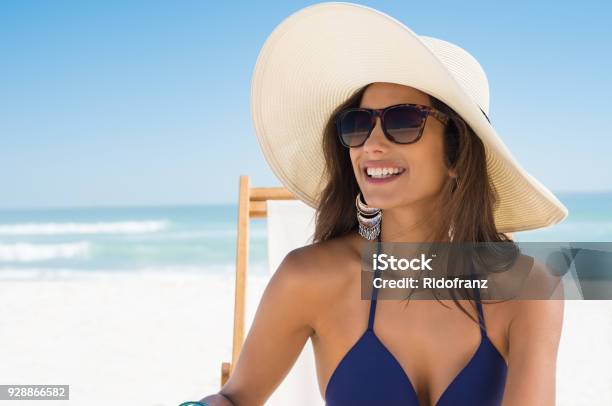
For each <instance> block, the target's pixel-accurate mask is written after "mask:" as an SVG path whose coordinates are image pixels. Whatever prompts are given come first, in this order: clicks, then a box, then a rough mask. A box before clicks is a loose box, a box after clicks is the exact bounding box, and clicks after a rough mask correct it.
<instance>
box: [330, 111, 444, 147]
mask: <svg viewBox="0 0 612 406" xmlns="http://www.w3.org/2000/svg"><path fill="white" fill-rule="evenodd" d="M398 108H402V109H406V108H407V109H411V110H412V112H415V111H416V112H417V113H419V114H418V117H420V122H419V123H415V124H416V125H415V126H411V127H409V130H410V131H412V132H413V134H414V130H417V129H418V134H417V135H416V136H414V135H411V136H410V139H409V140H408V141H403V140H399V138H398V137H397V136H394V135H393V134H391V132H390V131H389V130H388V128H387V123H386V122H385V117H386V114H387V113H388V112H389V111H392V110H394V109H398ZM356 111H364V112H366V113H368V114H369V115H370V123H369V124H370V126H369V128H368V130H367V135H366V136H365V137H364V136H363V135H361V136H360V137H353V136H349V137H347V138H359V140H358V141H357V142H350V143H349V142H348V141H347V140H345V139H344V137H343V132H342V120H343V119H344V118H345V117H346V115H347V114H349V113H351V112H356ZM429 115H432V116H434V117H435V118H437V119H438V120H440V121H441V122H442V123H443V124H444V125H446V124H447V123H448V120H449V116H448V115H447V114H445V113H443V112H441V111H440V110H437V109H435V108H434V107H431V106H425V105H422V104H412V103H402V104H394V105H392V106H387V107H385V108H382V109H368V108H365V107H353V108H348V109H345V110H342V111H341V112H339V113H338V114H337V116H336V118H335V124H336V131H337V133H338V138H339V139H340V142H341V143H342V145H344V146H345V147H347V148H356V147H360V146H362V145H363V144H365V142H366V140H367V139H368V138H369V137H370V135H371V134H372V130H373V129H374V127H375V126H376V118H377V117H380V124H381V127H382V130H383V133H384V134H385V137H387V139H388V140H389V141H391V142H393V143H396V144H402V145H405V144H413V143H415V142H417V141H418V140H420V139H421V137H422V136H423V129H424V128H425V123H426V121H427V117H428V116H429ZM395 131H397V129H396V130H395ZM399 131H402V129H401V128H399ZM404 131H405V129H404ZM361 137H363V140H361V139H360V138H361Z"/></svg>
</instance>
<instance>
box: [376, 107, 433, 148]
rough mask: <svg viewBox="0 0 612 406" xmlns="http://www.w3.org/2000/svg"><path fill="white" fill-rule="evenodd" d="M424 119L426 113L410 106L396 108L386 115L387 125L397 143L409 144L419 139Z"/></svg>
mask: <svg viewBox="0 0 612 406" xmlns="http://www.w3.org/2000/svg"><path fill="white" fill-rule="evenodd" d="M424 119H425V113H424V112H422V111H421V110H419V109H416V108H414V107H410V106H403V107H395V108H392V109H391V110H388V111H387V113H386V114H385V125H386V128H387V132H388V133H389V135H391V136H392V137H393V139H394V140H395V141H396V142H399V143H401V144H409V143H411V142H414V141H415V140H416V139H417V138H418V136H419V133H420V130H421V125H422V124H423V120H424Z"/></svg>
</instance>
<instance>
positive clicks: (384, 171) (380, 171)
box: [366, 168, 404, 178]
mask: <svg viewBox="0 0 612 406" xmlns="http://www.w3.org/2000/svg"><path fill="white" fill-rule="evenodd" d="M366 172H367V174H368V175H369V176H370V177H373V178H388V177H389V176H393V175H396V174H399V173H402V172H404V169H403V168H367V170H366Z"/></svg>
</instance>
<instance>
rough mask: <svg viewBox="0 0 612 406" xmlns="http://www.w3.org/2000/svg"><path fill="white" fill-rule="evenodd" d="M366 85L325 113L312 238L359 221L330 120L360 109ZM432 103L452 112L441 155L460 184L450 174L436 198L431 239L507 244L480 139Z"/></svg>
mask: <svg viewBox="0 0 612 406" xmlns="http://www.w3.org/2000/svg"><path fill="white" fill-rule="evenodd" d="M368 86H369V85H366V86H364V87H362V88H360V89H359V90H357V91H356V92H355V93H354V94H353V95H352V96H351V97H349V98H348V99H347V100H346V101H345V102H344V103H342V104H341V105H339V106H338V107H337V108H336V109H335V110H334V111H333V112H332V114H331V116H330V117H329V120H328V121H327V124H326V126H325V129H324V136H323V142H322V148H323V152H324V156H325V165H326V170H327V173H328V174H329V178H328V182H327V184H326V186H325V188H324V189H323V190H322V192H321V195H320V200H319V207H318V209H317V213H316V225H315V233H314V237H313V238H314V241H315V242H318V241H326V240H330V239H333V238H337V237H340V236H342V235H345V234H347V233H353V232H357V230H358V227H359V223H358V221H357V217H356V215H357V212H356V208H355V198H356V196H357V193H358V192H359V185H358V184H357V180H356V179H355V174H354V172H353V167H352V164H351V158H350V155H349V151H348V149H347V148H346V147H344V146H343V145H342V144H340V141H339V139H338V136H337V132H336V127H335V122H334V119H335V117H336V115H337V114H338V113H339V112H340V111H342V110H344V109H345V108H349V107H359V105H360V103H361V99H362V97H363V94H364V92H365V90H366V89H367V87H368ZM429 97H430V101H431V105H432V106H433V107H435V108H436V109H438V110H440V111H442V112H444V113H446V114H447V115H449V116H450V120H449V121H448V124H447V125H446V127H445V129H444V159H445V164H446V166H447V168H453V169H454V170H455V172H456V173H457V175H458V182H456V180H455V179H453V178H451V177H449V178H448V179H447V180H446V182H445V183H444V185H443V187H442V190H441V192H440V195H439V199H438V206H437V210H439V213H444V215H440V216H438V218H439V219H440V221H439V222H438V226H437V227H436V228H435V230H434V234H433V238H432V241H434V242H442V241H448V239H449V235H448V232H449V228H451V227H452V230H453V241H458V242H473V243H479V242H511V241H512V239H510V238H509V237H508V236H507V235H505V234H503V233H500V232H498V231H497V229H496V226H495V220H494V216H493V210H494V208H495V206H496V204H497V200H498V196H497V193H496V191H495V189H494V187H493V185H492V184H491V182H490V179H489V176H488V173H487V165H486V154H485V148H484V145H483V143H482V141H481V139H480V138H479V137H478V136H477V135H476V133H475V132H474V131H473V130H472V128H470V126H469V125H468V124H467V123H466V122H465V121H464V120H463V119H462V118H461V116H459V114H457V113H456V112H455V111H454V110H453V109H452V108H450V107H449V106H448V105H446V104H445V103H444V102H442V101H440V100H438V99H437V98H435V97H433V96H429ZM453 300H454V302H455V303H456V304H457V305H458V306H459V307H460V308H461V310H462V311H463V312H464V313H465V314H467V315H468V316H469V317H470V318H472V320H474V318H473V317H472V316H471V315H470V314H469V313H467V311H466V310H465V309H464V308H463V307H462V306H461V305H460V304H459V302H458V301H457V300H456V299H455V298H453Z"/></svg>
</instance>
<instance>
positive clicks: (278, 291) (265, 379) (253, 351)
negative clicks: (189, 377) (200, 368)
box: [202, 249, 316, 406]
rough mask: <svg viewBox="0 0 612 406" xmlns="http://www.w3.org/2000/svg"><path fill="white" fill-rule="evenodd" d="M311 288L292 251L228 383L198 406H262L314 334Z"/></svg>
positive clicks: (297, 253) (262, 305) (299, 255)
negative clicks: (204, 405) (207, 405)
mask: <svg viewBox="0 0 612 406" xmlns="http://www.w3.org/2000/svg"><path fill="white" fill-rule="evenodd" d="M314 285H315V284H314V280H313V278H312V277H311V276H310V275H309V273H308V269H307V265H306V258H305V255H304V252H302V251H301V250H300V249H297V250H293V251H292V252H290V253H289V254H288V255H287V256H286V257H285V258H284V260H283V262H282V263H281V265H280V266H279V268H278V269H277V270H276V272H275V273H274V275H273V276H272V278H271V279H270V282H269V283H268V286H267V287H266V289H265V290H264V293H263V296H262V298H261V301H260V303H259V306H258V307H257V312H256V313H255V317H254V319H253V323H252V325H251V328H250V330H249V333H248V335H247V337H246V339H245V342H244V345H243V347H242V350H241V352H240V356H239V357H238V361H237V362H236V365H235V367H234V368H233V371H232V374H231V376H230V378H229V380H228V381H227V382H226V384H225V385H224V386H223V388H221V390H220V392H219V393H218V394H216V395H211V396H207V397H205V398H204V399H202V401H205V402H207V403H208V404H210V405H211V406H244V405H248V406H253V405H262V404H264V402H265V401H266V399H268V397H269V396H270V395H271V394H272V392H273V391H274V389H276V387H277V386H278V385H279V384H280V383H281V382H282V380H283V379H284V378H285V376H286V375H287V373H288V372H289V370H290V369H291V367H292V366H293V364H294V363H295V361H296V360H297V357H298V356H299V354H300V352H301V351H302V348H303V347H304V344H305V343H306V340H308V337H310V335H311V334H312V333H313V329H312V327H311V321H312V315H313V308H314V305H315V303H314V301H313V299H314V298H315V297H316V296H315V293H316V288H315V286H314Z"/></svg>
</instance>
